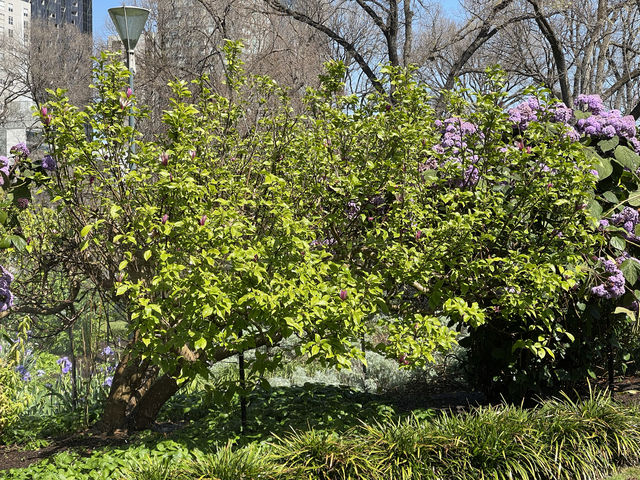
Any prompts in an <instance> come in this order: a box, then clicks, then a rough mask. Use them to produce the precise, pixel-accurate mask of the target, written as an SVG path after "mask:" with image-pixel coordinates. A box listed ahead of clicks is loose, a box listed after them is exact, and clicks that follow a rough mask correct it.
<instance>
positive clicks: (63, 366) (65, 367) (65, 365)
mask: <svg viewBox="0 0 640 480" xmlns="http://www.w3.org/2000/svg"><path fill="white" fill-rule="evenodd" d="M56 363H57V364H58V365H60V371H61V372H62V374H63V375H66V374H67V373H69V371H70V370H71V360H69V357H60V358H59V359H58V360H57V362H56Z"/></svg>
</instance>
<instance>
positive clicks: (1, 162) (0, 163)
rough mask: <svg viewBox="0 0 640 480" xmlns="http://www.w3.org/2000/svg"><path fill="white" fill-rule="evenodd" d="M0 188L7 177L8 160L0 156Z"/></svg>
mask: <svg viewBox="0 0 640 480" xmlns="http://www.w3.org/2000/svg"><path fill="white" fill-rule="evenodd" d="M0 174H4V175H0V186H2V185H4V177H5V176H6V177H8V176H9V159H8V158H7V157H5V156H3V155H0Z"/></svg>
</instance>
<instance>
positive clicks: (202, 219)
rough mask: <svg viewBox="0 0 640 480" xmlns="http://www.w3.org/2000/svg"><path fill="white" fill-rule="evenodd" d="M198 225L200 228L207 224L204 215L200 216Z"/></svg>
mask: <svg viewBox="0 0 640 480" xmlns="http://www.w3.org/2000/svg"><path fill="white" fill-rule="evenodd" d="M198 223H200V226H203V225H204V224H205V223H207V216H206V215H202V217H200V221H199V222H198Z"/></svg>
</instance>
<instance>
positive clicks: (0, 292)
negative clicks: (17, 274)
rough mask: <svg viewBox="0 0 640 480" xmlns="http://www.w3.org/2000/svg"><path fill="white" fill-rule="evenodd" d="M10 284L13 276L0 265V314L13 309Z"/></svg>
mask: <svg viewBox="0 0 640 480" xmlns="http://www.w3.org/2000/svg"><path fill="white" fill-rule="evenodd" d="M11 282H13V275H12V274H11V272H9V271H8V270H7V269H6V268H4V267H3V266H1V265H0V312H5V311H7V310H9V309H10V308H11V307H13V293H11V289H10V288H11Z"/></svg>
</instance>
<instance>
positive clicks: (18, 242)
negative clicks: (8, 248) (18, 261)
mask: <svg viewBox="0 0 640 480" xmlns="http://www.w3.org/2000/svg"><path fill="white" fill-rule="evenodd" d="M7 238H8V239H9V240H10V241H11V243H13V246H14V247H16V248H17V249H18V250H23V249H24V248H25V247H26V246H27V242H26V241H25V239H24V238H22V237H21V236H19V235H9V236H8V237H7Z"/></svg>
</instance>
